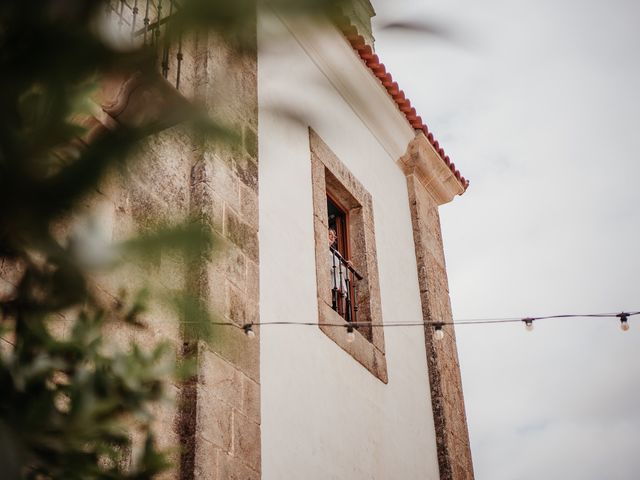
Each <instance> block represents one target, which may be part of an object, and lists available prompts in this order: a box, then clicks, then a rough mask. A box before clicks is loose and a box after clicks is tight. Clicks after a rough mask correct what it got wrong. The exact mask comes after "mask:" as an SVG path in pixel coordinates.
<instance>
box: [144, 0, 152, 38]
mask: <svg viewBox="0 0 640 480" xmlns="http://www.w3.org/2000/svg"><path fill="white" fill-rule="evenodd" d="M149 3H151V0H147V5H146V7H145V9H144V20H143V21H142V23H144V34H143V37H142V44H143V45H146V44H147V31H148V30H149Z"/></svg>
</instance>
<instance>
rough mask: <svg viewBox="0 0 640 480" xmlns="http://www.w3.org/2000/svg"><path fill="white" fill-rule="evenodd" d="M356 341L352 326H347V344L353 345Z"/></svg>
mask: <svg viewBox="0 0 640 480" xmlns="http://www.w3.org/2000/svg"><path fill="white" fill-rule="evenodd" d="M355 339H356V332H354V331H353V326H352V325H347V343H353V341H354V340H355Z"/></svg>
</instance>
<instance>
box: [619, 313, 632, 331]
mask: <svg viewBox="0 0 640 480" xmlns="http://www.w3.org/2000/svg"><path fill="white" fill-rule="evenodd" d="M616 316H617V317H618V318H619V319H620V328H621V329H622V331H623V332H626V331H627V330H629V314H628V313H624V312H622V313H619V314H618V315H616Z"/></svg>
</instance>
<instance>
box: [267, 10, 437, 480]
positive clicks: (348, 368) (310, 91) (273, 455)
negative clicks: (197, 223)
mask: <svg viewBox="0 0 640 480" xmlns="http://www.w3.org/2000/svg"><path fill="white" fill-rule="evenodd" d="M258 32H259V37H258V38H259V45H260V54H259V57H258V96H259V104H260V113H259V164H260V166H259V176H260V177H259V182H260V183H259V185H260V187H259V189H260V194H259V201H260V234H259V235H260V284H261V286H260V289H261V291H260V298H261V300H260V302H261V303H260V319H261V321H262V322H268V321H281V320H285V321H296V322H317V320H318V307H317V300H316V273H315V257H314V248H315V244H314V232H313V210H312V197H311V165H310V151H309V133H308V126H311V127H312V128H313V129H314V130H315V131H316V132H318V134H319V135H320V137H321V138H322V139H323V140H324V141H325V142H326V143H327V144H328V145H329V147H330V148H331V149H332V150H333V151H334V152H335V153H336V155H337V156H338V157H339V158H340V160H341V161H342V162H343V163H344V164H345V165H347V166H348V168H349V169H350V170H351V172H352V173H353V174H354V175H355V176H356V178H357V179H358V180H359V181H360V182H361V183H362V184H363V185H364V186H365V188H366V189H367V190H368V191H369V193H371V195H372V197H373V207H374V219H375V226H376V232H375V233H376V246H377V252H378V263H379V265H378V268H379V273H380V291H381V299H382V313H383V321H384V322H385V323H393V322H407V321H414V322H420V321H421V319H422V316H421V309H420V300H419V290H418V279H417V273H416V261H415V253H414V252H415V251H414V244H413V237H412V230H411V219H410V213H409V205H408V200H407V189H406V182H405V178H404V175H403V174H402V172H401V171H400V169H399V168H398V167H397V166H396V164H395V162H394V160H395V158H392V156H391V154H390V153H389V150H391V151H392V154H393V150H394V147H393V146H391V147H390V146H389V145H390V143H389V142H386V143H384V142H383V143H384V145H383V143H381V142H380V141H378V140H377V139H376V136H374V134H373V133H372V131H371V125H372V124H374V123H375V121H376V120H375V119H373V120H372V119H371V118H369V117H368V114H367V113H366V112H367V111H368V109H370V108H371V106H366V105H365V106H363V105H360V107H358V108H355V109H354V108H351V107H350V106H349V104H348V103H347V102H346V101H345V98H344V95H345V93H344V91H343V92H342V93H340V92H339V91H338V90H337V89H336V88H335V87H334V85H335V79H334V80H332V81H333V85H332V83H330V81H329V78H330V76H327V74H326V72H324V73H323V72H322V71H321V70H320V68H319V66H318V62H317V59H312V57H313V55H311V57H310V56H309V54H308V51H309V49H308V45H307V50H305V49H304V48H303V47H302V46H301V44H300V42H299V39H296V37H294V36H293V35H292V33H291V31H289V30H288V29H287V28H286V27H285V25H284V24H283V23H282V22H281V21H280V20H279V19H277V18H275V17H273V15H271V14H270V15H268V16H267V15H265V14H262V15H261V16H260V21H259V30H258ZM274 33H278V37H279V41H278V44H277V45H273V44H271V40H272V36H271V35H272V34H274ZM323 35H326V36H327V38H328V43H327V44H323V45H322V48H323V49H326V48H331V47H330V46H331V45H333V44H335V42H344V40H343V39H342V38H341V36H340V34H339V33H338V32H337V31H336V30H332V29H328V30H325V32H324V34H323ZM338 45H340V44H338ZM342 45H343V46H344V45H346V44H345V43H343V44H342ZM346 46H347V47H348V45H346ZM348 48H350V47H348ZM341 52H342V53H341V54H340V55H343V54H344V50H341ZM326 53H327V52H326V50H324V54H326ZM340 55H336V56H337V57H340ZM348 58H351V60H350V62H351V67H354V66H355V68H361V66H360V65H358V63H357V62H360V60H359V59H358V58H357V57H356V56H355V55H352V56H351V57H348ZM366 73H367V74H369V72H366ZM371 86H374V87H375V88H378V89H380V87H379V86H376V84H375V83H366V82H363V84H362V85H361V88H362V93H363V95H364V98H367V99H369V101H371V102H376V101H378V100H377V99H379V98H383V99H384V97H383V96H380V95H381V92H380V91H379V90H375V89H374V90H371V91H368V90H367V89H371ZM382 93H384V92H382ZM351 100H353V98H352V99H351ZM385 101H386V100H385ZM383 103H384V102H383ZM274 105H275V106H277V107H279V108H281V109H282V110H281V111H277V110H274V109H272V108H271V107H273V106H274ZM383 106H384V107H385V108H388V107H389V105H386V104H384V105H383ZM375 108H377V107H375ZM383 110H384V109H383ZM283 111H287V114H285V113H283ZM363 112H364V113H363ZM291 113H294V115H290V114H291ZM378 114H379V112H378ZM296 116H299V117H300V118H298V120H296V119H294V117H296ZM300 119H303V121H299V120H300ZM379 120H380V119H378V121H379ZM384 120H385V121H386V122H388V126H389V130H393V129H394V128H395V129H396V130H397V131H399V132H401V133H402V136H401V138H398V137H399V136H398V135H394V138H393V141H395V142H397V144H398V145H406V142H408V140H409V139H410V138H411V137H412V136H413V132H412V131H411V129H410V128H409V127H408V125H406V123H405V124H401V123H398V122H404V120H403V119H402V117H401V116H400V115H399V114H397V115H395V116H392V117H387V118H386V119H384ZM367 125H368V126H367ZM385 131H387V130H385ZM391 144H393V142H391ZM400 153H402V152H400ZM260 338H261V340H260V341H261V354H260V362H261V385H262V387H261V388H262V392H261V398H262V400H261V402H262V405H261V406H262V478H263V479H265V480H287V479H323V480H324V479H349V480H357V479H394V480H398V479H402V480H410V479H422V480H424V479H434V480H435V479H437V478H438V466H437V458H436V444H435V432H434V426H433V416H432V411H431V400H430V395H429V386H428V375H427V365H426V357H425V346H424V333H423V331H422V329H421V328H420V327H413V328H409V329H407V328H388V329H385V343H386V355H387V366H388V375H389V383H388V384H387V385H385V384H383V383H382V382H381V381H379V380H378V379H377V378H375V377H374V376H373V375H372V374H371V373H369V372H368V371H367V370H366V369H365V368H364V367H362V366H361V365H360V364H359V363H357V362H356V361H355V360H354V359H353V358H352V357H351V356H349V355H348V354H347V353H345V352H344V351H343V350H342V349H340V348H339V347H338V346H337V345H336V344H335V343H334V342H332V341H331V340H330V339H329V338H328V337H326V336H325V335H324V334H323V333H322V332H321V331H320V330H319V329H318V328H317V327H304V326H265V327H263V328H262V329H261V337H260Z"/></svg>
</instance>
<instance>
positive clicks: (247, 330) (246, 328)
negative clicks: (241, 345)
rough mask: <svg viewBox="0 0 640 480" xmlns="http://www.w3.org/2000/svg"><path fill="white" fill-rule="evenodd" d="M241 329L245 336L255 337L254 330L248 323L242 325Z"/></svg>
mask: <svg viewBox="0 0 640 480" xmlns="http://www.w3.org/2000/svg"><path fill="white" fill-rule="evenodd" d="M242 329H243V330H244V333H245V334H246V335H247V337H249V338H256V332H254V331H253V328H252V326H251V324H250V323H247V324H245V325H243V326H242Z"/></svg>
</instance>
